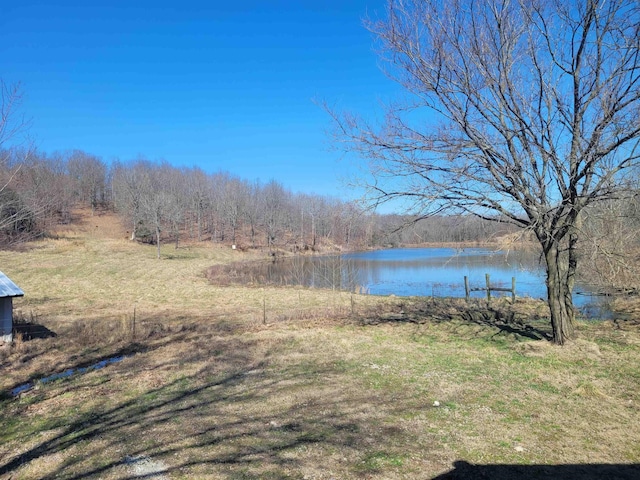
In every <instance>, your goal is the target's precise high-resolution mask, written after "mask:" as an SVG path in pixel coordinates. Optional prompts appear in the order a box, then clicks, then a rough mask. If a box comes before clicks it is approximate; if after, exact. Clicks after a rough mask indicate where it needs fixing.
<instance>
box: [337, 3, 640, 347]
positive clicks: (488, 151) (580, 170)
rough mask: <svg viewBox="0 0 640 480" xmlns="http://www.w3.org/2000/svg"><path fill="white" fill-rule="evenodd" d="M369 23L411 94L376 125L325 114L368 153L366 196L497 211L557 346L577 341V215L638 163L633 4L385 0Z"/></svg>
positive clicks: (433, 207) (423, 207)
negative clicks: (530, 265)
mask: <svg viewBox="0 0 640 480" xmlns="http://www.w3.org/2000/svg"><path fill="white" fill-rule="evenodd" d="M387 5H388V8H387V15H386V18H384V19H382V20H376V21H370V22H368V23H367V26H368V28H369V29H370V30H371V31H372V32H373V33H374V34H375V35H376V36H377V38H378V40H379V41H380V44H381V47H382V48H381V50H382V53H381V55H382V57H383V58H384V59H385V60H386V61H387V62H388V63H386V65H388V74H389V75H390V76H391V77H392V78H393V79H395V80H396V81H397V82H399V83H400V85H402V86H403V87H404V88H405V89H406V90H407V91H408V92H410V94H411V95H410V100H409V101H407V102H406V103H405V104H403V105H395V106H391V107H390V108H389V109H388V112H387V116H386V119H385V121H384V122H383V123H382V124H381V125H369V124H367V123H366V122H364V121H362V120H360V119H358V118H356V117H353V116H349V115H338V114H335V113H334V114H333V115H334V117H335V118H336V120H337V125H338V128H339V131H340V135H341V139H342V140H344V141H346V142H347V146H348V148H349V149H350V150H351V151H357V152H359V153H360V154H362V155H363V156H365V157H366V158H368V159H370V160H371V163H370V165H371V169H372V170H371V172H372V174H373V178H374V181H373V182H371V185H370V186H371V190H370V193H371V198H372V200H373V201H376V202H380V201H388V200H393V199H398V198H404V199H409V200H411V201H413V202H414V207H416V210H418V211H419V213H420V214H421V215H423V216H428V215H430V214H432V213H433V212H435V211H441V212H454V213H460V212H466V213H471V214H474V215H477V216H480V217H484V218H496V217H497V216H499V217H500V218H501V219H503V220H505V219H506V220H507V221H509V222H511V223H513V224H515V225H518V226H520V227H523V228H527V229H530V230H531V231H532V232H533V233H534V234H535V237H536V238H537V240H538V241H539V244H540V246H541V248H542V253H543V257H544V260H545V264H546V270H547V280H546V284H547V290H548V301H549V306H550V312H551V325H552V328H553V340H554V342H555V343H557V344H563V343H565V342H566V341H567V340H568V339H570V338H572V337H573V336H574V328H573V320H574V315H575V313H574V308H573V302H572V296H571V295H572V290H573V286H574V280H575V276H576V268H577V266H578V256H577V250H576V247H577V244H578V240H579V238H580V223H581V213H582V212H583V210H584V209H585V208H586V207H587V206H589V205H590V204H593V203H595V202H598V201H601V200H605V199H610V198H613V197H620V196H622V195H625V193H626V192H625V184H624V182H623V181H622V180H623V177H624V175H625V173H626V172H627V171H629V170H631V169H632V167H633V166H634V165H636V164H637V163H638V148H637V147H638V138H639V134H640V121H639V119H640V109H639V108H640V101H639V100H640V93H639V92H640V90H639V89H638V86H639V83H640V50H639V44H640V6H639V4H638V2H637V1H634V0H576V1H573V2H567V1H565V0H482V1H480V0H478V1H474V0H449V1H447V2H443V1H440V0H389V1H388V4H387Z"/></svg>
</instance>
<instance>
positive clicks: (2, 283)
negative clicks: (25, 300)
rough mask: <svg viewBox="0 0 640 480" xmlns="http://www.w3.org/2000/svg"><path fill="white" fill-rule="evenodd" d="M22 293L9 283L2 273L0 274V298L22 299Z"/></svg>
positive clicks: (18, 288)
mask: <svg viewBox="0 0 640 480" xmlns="http://www.w3.org/2000/svg"><path fill="white" fill-rule="evenodd" d="M23 295H24V292H23V291H22V290H21V289H20V287H18V286H17V285H16V284H15V283H13V282H12V281H11V279H10V278H9V277H7V276H6V275H5V274H4V273H2V272H0V298H3V297H22V296H23Z"/></svg>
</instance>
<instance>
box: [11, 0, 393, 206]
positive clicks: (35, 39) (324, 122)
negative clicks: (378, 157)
mask: <svg viewBox="0 0 640 480" xmlns="http://www.w3.org/2000/svg"><path fill="white" fill-rule="evenodd" d="M384 3H385V2H384V0H327V1H319V0H315V1H311V0H309V1H307V0H298V1H295V0H286V1H285V0H280V1H277V0H274V1H268V0H263V1H257V0H256V1H250V0H235V1H234V0H228V1H218V0H211V1H193V0H183V1H172V2H168V1H162V0H156V1H147V0H145V1H136V0H130V1H120V0H111V1H96V2H94V1H87V0H83V1H64V0H62V1H47V0H41V1H33V0H20V1H16V0H0V5H1V9H0V31H1V35H2V41H1V42H0V62H1V63H0V65H1V69H0V77H2V78H3V79H4V81H5V82H10V83H13V82H17V81H20V82H22V84H23V90H24V93H25V101H24V103H23V113H25V115H26V116H27V117H30V118H31V119H32V126H31V129H30V134H31V136H32V137H33V139H34V140H35V143H36V145H37V146H38V147H39V148H40V149H41V150H43V151H45V152H47V153H52V152H54V151H56V150H67V149H81V150H85V151H87V152H89V153H93V154H96V155H98V156H100V157H102V158H103V159H104V160H105V161H107V162H109V161H111V160H113V159H115V158H119V159H121V160H129V159H133V158H135V157H137V156H138V155H143V156H145V157H146V158H149V159H151V160H167V161H168V162H170V163H172V164H175V165H186V166H193V165H197V166H200V167H201V168H203V169H204V170H206V171H209V172H216V171H220V170H222V171H227V172H230V173H232V174H235V175H238V176H240V177H241V178H244V179H246V180H255V179H260V180H262V181H269V180H271V179H275V180H277V181H279V182H280V183H282V184H283V185H284V186H285V187H287V188H290V189H291V190H293V191H296V192H307V193H312V192H313V193H319V194H323V195H333V196H341V197H348V196H349V193H348V191H347V192H345V190H344V189H343V188H342V187H341V186H340V184H341V182H340V178H342V177H344V176H345V175H348V174H349V172H351V171H353V168H352V167H351V166H350V163H349V162H346V161H344V160H340V154H339V153H338V152H335V151H331V150H330V140H329V137H328V136H327V135H326V130H327V129H329V128H330V127H331V122H330V119H329V117H328V115H327V114H326V113H325V112H324V111H323V110H322V109H321V108H320V107H319V106H318V105H316V104H315V103H314V99H316V100H318V99H319V100H326V101H327V102H329V103H331V104H335V105H338V106H339V107H340V108H346V109H349V110H353V111H356V112H360V113H364V114H367V115H369V114H372V115H373V114H374V112H375V111H377V109H378V108H379V105H378V102H379V100H380V99H381V98H385V97H388V96H389V95H391V93H390V92H393V91H396V90H397V87H396V86H395V85H394V84H393V82H391V81H390V80H388V79H387V78H386V77H385V76H384V74H383V73H382V72H381V70H380V68H379V64H378V59H377V56H376V54H375V51H374V42H373V38H372V36H371V34H370V33H369V32H368V31H367V30H366V29H365V28H364V27H363V26H362V19H363V18H364V17H365V16H367V15H369V16H371V17H376V16H379V15H381V14H382V13H383V11H384ZM351 193H353V192H351Z"/></svg>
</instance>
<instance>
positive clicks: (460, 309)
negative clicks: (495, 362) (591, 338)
mask: <svg viewBox="0 0 640 480" xmlns="http://www.w3.org/2000/svg"><path fill="white" fill-rule="evenodd" d="M360 321H361V322H362V323H364V324H365V325H377V324H380V323H415V324H424V323H429V322H435V323H447V322H452V321H461V322H465V323H468V324H476V325H481V326H484V327H489V328H492V329H497V330H498V331H497V333H496V335H500V334H513V335H515V336H518V337H524V338H528V339H531V340H551V339H552V338H553V336H552V334H551V330H550V329H548V328H544V327H542V326H541V324H542V321H541V319H540V318H539V317H538V316H537V315H536V314H535V313H522V312H518V311H516V309H515V308H514V307H513V305H511V304H503V305H501V306H486V305H484V304H482V303H480V302H474V303H462V302H456V301H452V300H450V299H430V300H425V301H421V302H418V303H415V304H410V303H404V302H400V303H399V304H398V306H397V308H396V309H395V311H387V312H379V311H376V312H368V314H366V315H364V316H362V317H361V319H360Z"/></svg>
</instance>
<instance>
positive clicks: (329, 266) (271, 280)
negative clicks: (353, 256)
mask: <svg viewBox="0 0 640 480" xmlns="http://www.w3.org/2000/svg"><path fill="white" fill-rule="evenodd" d="M264 268H265V273H266V274H265V279H266V283H268V284H270V285H302V286H305V287H312V288H331V289H335V290H347V291H356V290H360V289H362V288H364V285H365V283H364V282H363V281H362V275H361V270H360V269H359V268H358V267H357V265H356V262H355V261H353V260H348V259H344V258H342V257H341V256H331V257H313V258H309V257H293V258H286V259H282V260H278V261H276V262H272V263H269V264H265V265H264Z"/></svg>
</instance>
